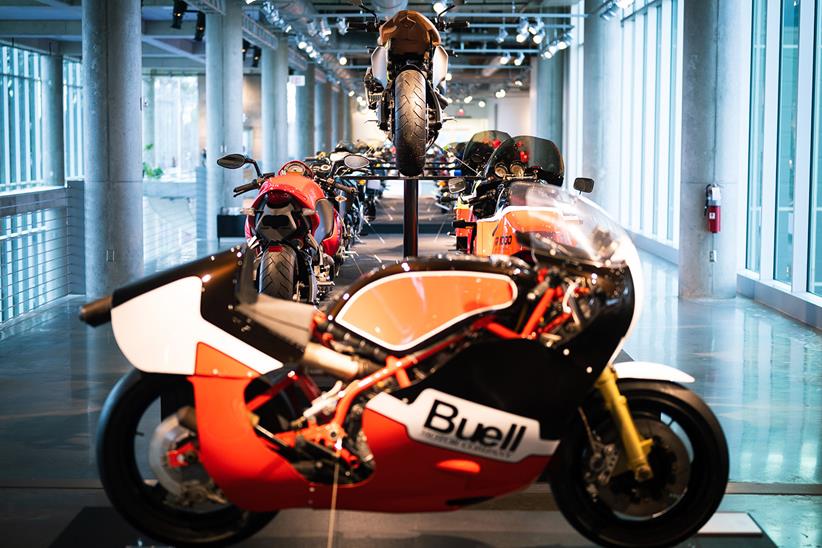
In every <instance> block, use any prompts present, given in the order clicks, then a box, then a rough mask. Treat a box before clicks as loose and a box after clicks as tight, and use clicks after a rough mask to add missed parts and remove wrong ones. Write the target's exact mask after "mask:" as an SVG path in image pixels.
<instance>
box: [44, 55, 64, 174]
mask: <svg viewBox="0 0 822 548" xmlns="http://www.w3.org/2000/svg"><path fill="white" fill-rule="evenodd" d="M41 67H42V70H43V76H42V78H43V152H44V154H43V176H44V178H45V181H46V183H47V184H49V185H55V186H63V185H65V184H66V168H65V144H64V142H63V56H62V55H43V56H42V57H41Z"/></svg>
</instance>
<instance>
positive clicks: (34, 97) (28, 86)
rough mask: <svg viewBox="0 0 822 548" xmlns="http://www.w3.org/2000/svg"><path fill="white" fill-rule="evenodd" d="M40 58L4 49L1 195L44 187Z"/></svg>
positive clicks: (0, 57) (0, 60)
mask: <svg viewBox="0 0 822 548" xmlns="http://www.w3.org/2000/svg"><path fill="white" fill-rule="evenodd" d="M41 86H42V84H41V81H40V56H39V55H38V54H36V53H33V52H30V51H25V50H22V49H19V48H12V47H9V46H0V152H2V154H0V157H2V160H0V192H7V191H12V190H21V189H26V188H31V187H33V186H37V185H39V184H42V183H43V181H42V156H41V154H40V151H41V150H42V146H41V139H42V137H41V124H40V121H41V116H42V101H41V97H40V94H41Z"/></svg>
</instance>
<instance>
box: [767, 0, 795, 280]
mask: <svg viewBox="0 0 822 548" xmlns="http://www.w3.org/2000/svg"><path fill="white" fill-rule="evenodd" d="M799 11H800V3H799V2H796V1H795V0H783V1H782V18H781V36H780V48H779V111H778V117H779V122H778V129H777V147H776V150H777V153H776V154H777V158H776V162H777V169H776V219H775V220H776V226H775V241H774V275H773V277H774V280H777V281H780V282H784V283H790V282H791V276H792V271H791V270H792V265H793V224H794V223H793V217H794V183H795V178H796V113H797V102H798V79H799Z"/></svg>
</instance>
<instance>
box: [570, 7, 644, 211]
mask: <svg viewBox="0 0 822 548" xmlns="http://www.w3.org/2000/svg"><path fill="white" fill-rule="evenodd" d="M601 4H602V2H601V1H600V0H585V12H586V13H592V12H594V11H596V10H597V9H598V8H599V7H600V5H601ZM620 32H621V27H620V24H619V20H618V18H616V19H611V20H610V21H605V20H604V19H602V18H601V17H599V16H594V17H589V18H587V19H586V20H585V47H584V48H583V51H584V53H583V55H584V59H583V63H584V66H585V71H584V74H583V86H582V89H583V90H584V93H583V95H582V112H583V114H582V173H581V174H580V175H582V176H584V177H592V178H593V179H594V180H595V181H596V184H595V185H594V192H593V194H592V198H593V200H594V201H595V202H597V203H598V204H599V205H601V206H602V207H603V208H605V210H606V211H608V212H609V213H610V214H611V215H614V216H616V215H617V213H618V212H619V199H620V194H619V150H620V147H619V146H616V143H619V138H620V136H619V122H620V111H619V108H620V86H619V82H621V81H622V59H621V54H622V46H621V41H620ZM626 198H627V199H635V198H636V197H635V196H628V197H626Z"/></svg>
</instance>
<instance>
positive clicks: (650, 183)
mask: <svg viewBox="0 0 822 548" xmlns="http://www.w3.org/2000/svg"><path fill="white" fill-rule="evenodd" d="M679 9H680V5H679V1H678V0H663V1H661V2H659V1H644V2H643V1H638V2H635V3H634V5H633V6H632V8H631V10H630V11H628V12H626V14H625V17H624V18H623V20H622V25H623V32H622V54H623V55H622V59H623V66H622V72H623V74H624V77H623V78H622V105H621V112H622V121H621V131H622V139H621V141H622V154H621V165H620V180H621V181H623V184H624V185H626V186H627V188H626V189H625V192H622V193H621V194H622V196H623V197H624V199H623V200H622V202H621V204H620V212H619V213H620V221H621V222H622V223H623V224H624V225H625V226H627V227H628V228H629V229H631V230H633V231H635V232H638V233H641V234H643V235H645V236H648V237H649V238H652V239H655V240H658V241H661V242H665V243H669V244H671V245H676V239H677V233H678V215H677V212H678V203H679V131H680V123H679V95H678V93H677V87H678V85H679V82H678V80H679V74H680V71H681V68H680V62H679V51H680V40H681V34H682V26H681V17H680V14H679Z"/></svg>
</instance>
